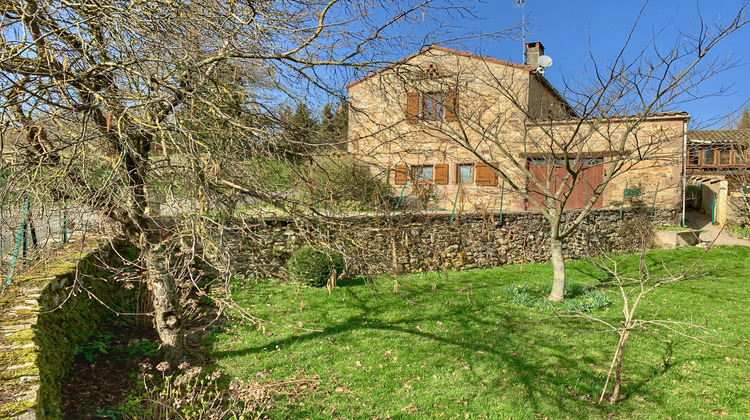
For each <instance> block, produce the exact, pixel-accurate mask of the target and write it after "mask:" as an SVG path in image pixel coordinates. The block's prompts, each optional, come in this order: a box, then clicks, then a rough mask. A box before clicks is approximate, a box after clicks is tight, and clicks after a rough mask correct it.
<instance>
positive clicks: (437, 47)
mask: <svg viewBox="0 0 750 420" xmlns="http://www.w3.org/2000/svg"><path fill="white" fill-rule="evenodd" d="M428 51H441V52H446V53H449V54H453V55H458V56H461V57H469V58H475V59H477V60H482V61H484V62H487V63H494V64H500V65H503V66H508V67H513V68H516V69H519V70H524V71H527V72H529V73H531V72H533V71H534V70H536V67H531V66H526V65H523V64H517V63H513V62H510V61H505V60H498V59H497V58H492V57H486V56H483V55H478V54H474V53H470V52H467V51H461V50H454V49H453V48H446V47H441V46H440V45H429V46H427V47H425V48H422V49H421V50H419V51H417V52H415V53H413V54H409V55H407V56H406V57H404V58H402V59H400V60H398V61H396V62H393V63H391V64H389V65H387V66H385V67H382V68H380V69H378V70H376V71H374V72H372V73H368V74H366V75H365V76H363V77H361V78H359V79H357V80H355V81H353V82H351V83H349V84H347V85H346V86H344V87H345V88H347V89H350V88H352V87H354V86H356V85H358V84H360V83H362V82H364V81H365V80H367V79H370V78H371V77H373V76H376V75H378V74H380V73H382V72H384V71H386V70H388V69H391V68H393V67H395V66H396V65H398V64H403V63H405V62H407V61H409V60H411V59H412V58H414V57H416V56H418V55H420V54H424V53H426V52H428Z"/></svg>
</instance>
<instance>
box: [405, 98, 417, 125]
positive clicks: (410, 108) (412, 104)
mask: <svg viewBox="0 0 750 420" xmlns="http://www.w3.org/2000/svg"><path fill="white" fill-rule="evenodd" d="M406 121H408V122H409V124H416V123H417V122H419V92H407V93H406Z"/></svg>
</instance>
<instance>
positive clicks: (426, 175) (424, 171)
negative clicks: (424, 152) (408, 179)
mask: <svg viewBox="0 0 750 420" xmlns="http://www.w3.org/2000/svg"><path fill="white" fill-rule="evenodd" d="M411 173H412V178H413V179H414V180H415V181H432V165H429V166H426V165H424V166H413V167H412V172H411Z"/></svg>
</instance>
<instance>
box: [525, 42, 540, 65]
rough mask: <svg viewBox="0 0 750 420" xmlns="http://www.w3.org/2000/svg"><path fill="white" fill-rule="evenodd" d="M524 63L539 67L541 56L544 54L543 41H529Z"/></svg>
mask: <svg viewBox="0 0 750 420" xmlns="http://www.w3.org/2000/svg"><path fill="white" fill-rule="evenodd" d="M524 55H525V60H524V61H526V62H525V63H524V64H526V65H527V66H529V67H534V68H537V67H539V56H541V55H544V45H542V43H541V42H527V43H526V54H524Z"/></svg>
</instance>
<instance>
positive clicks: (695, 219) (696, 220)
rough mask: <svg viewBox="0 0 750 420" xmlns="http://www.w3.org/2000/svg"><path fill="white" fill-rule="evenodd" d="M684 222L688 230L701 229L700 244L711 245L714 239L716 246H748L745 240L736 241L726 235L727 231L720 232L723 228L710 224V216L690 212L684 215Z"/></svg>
mask: <svg viewBox="0 0 750 420" xmlns="http://www.w3.org/2000/svg"><path fill="white" fill-rule="evenodd" d="M685 222H686V224H687V226H688V227H689V228H693V229H701V230H703V232H702V233H701V242H703V243H711V241H713V240H714V238H716V237H717V236H718V239H716V243H715V244H716V245H743V246H750V241H748V240H746V239H737V238H733V237H731V236H729V235H728V231H726V230H725V229H724V230H722V227H723V226H714V225H712V224H711V216H710V215H708V214H701V213H699V212H697V211H690V212H688V213H687V215H685Z"/></svg>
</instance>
